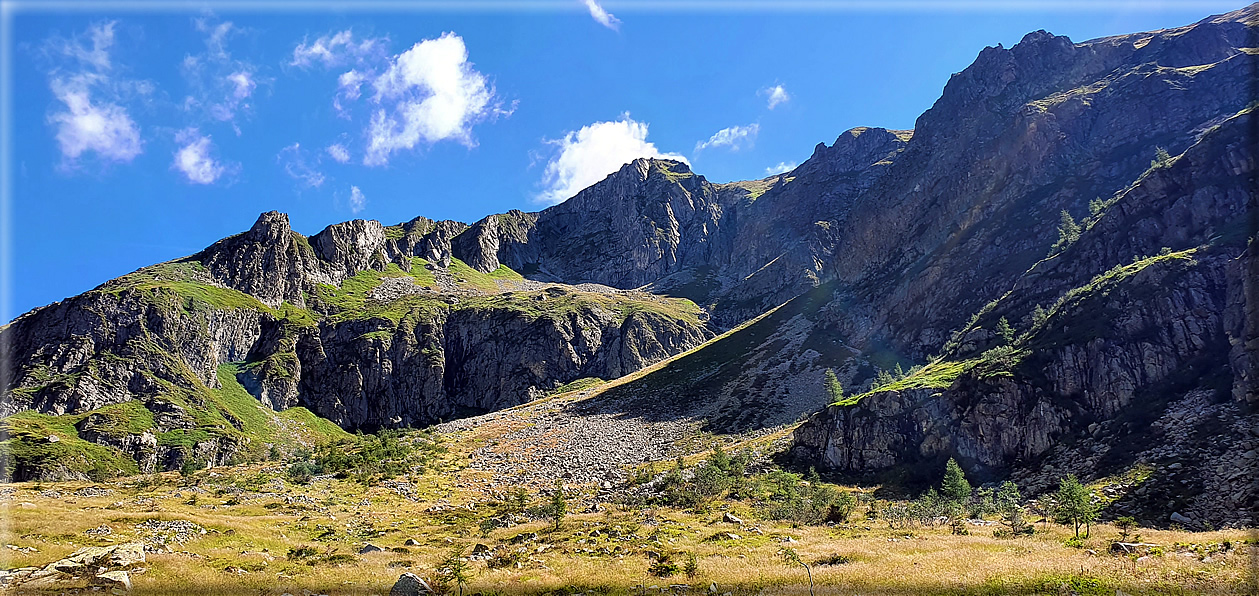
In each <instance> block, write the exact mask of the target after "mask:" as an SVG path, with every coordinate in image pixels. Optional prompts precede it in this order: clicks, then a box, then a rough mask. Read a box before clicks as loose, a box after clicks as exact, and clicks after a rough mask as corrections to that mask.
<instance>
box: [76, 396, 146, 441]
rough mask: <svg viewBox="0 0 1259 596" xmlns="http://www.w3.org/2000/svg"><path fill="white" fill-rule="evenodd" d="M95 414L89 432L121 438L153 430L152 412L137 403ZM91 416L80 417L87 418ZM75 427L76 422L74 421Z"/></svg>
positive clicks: (114, 407)
mask: <svg viewBox="0 0 1259 596" xmlns="http://www.w3.org/2000/svg"><path fill="white" fill-rule="evenodd" d="M92 414H97V416H96V418H95V419H94V423H93V424H92V427H91V430H93V431H95V432H98V433H101V434H103V435H107V436H110V437H115V438H121V437H124V436H126V435H134V434H140V433H143V432H144V431H146V430H149V429H151V428H153V424H154V422H153V412H150V411H149V409H148V408H146V407H144V404H142V403H140V402H138V401H129V402H125V403H121V404H115V405H112V406H105V407H103V408H101V409H99V410H95V411H94V412H92ZM90 415H91V414H84V415H82V416H83V418H87V417H88V416H90ZM75 424H76V425H77V424H78V422H77V421H76V422H75Z"/></svg>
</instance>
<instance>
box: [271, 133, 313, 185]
mask: <svg viewBox="0 0 1259 596" xmlns="http://www.w3.org/2000/svg"><path fill="white" fill-rule="evenodd" d="M275 158H276V161H278V162H279V163H282V164H284V171H285V173H287V174H288V175H289V176H290V177H292V178H293V179H294V180H297V181H298V182H299V183H300V185H301V186H303V187H306V188H315V187H318V186H319V185H321V184H323V181H324V175H323V173H322V172H320V171H319V170H318V169H316V167H315V166H316V165H318V161H317V159H318V158H316V162H315V164H314V165H312V164H311V163H310V162H309V161H308V160H307V156H306V151H304V150H303V149H302V146H301V144H300V143H293V144H292V145H289V146H288V147H285V148H283V149H281V150H280V153H279V155H276V156H275Z"/></svg>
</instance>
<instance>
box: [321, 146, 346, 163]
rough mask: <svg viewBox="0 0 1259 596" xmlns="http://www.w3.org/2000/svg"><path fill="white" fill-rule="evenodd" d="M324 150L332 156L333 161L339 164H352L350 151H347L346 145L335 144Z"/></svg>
mask: <svg viewBox="0 0 1259 596" xmlns="http://www.w3.org/2000/svg"><path fill="white" fill-rule="evenodd" d="M324 150H325V151H327V152H328V155H329V156H331V157H332V159H333V160H334V161H336V162H337V163H349V162H350V151H349V150H348V149H346V148H345V145H342V144H341V143H333V144H331V145H328V147H327V148H326V149H324Z"/></svg>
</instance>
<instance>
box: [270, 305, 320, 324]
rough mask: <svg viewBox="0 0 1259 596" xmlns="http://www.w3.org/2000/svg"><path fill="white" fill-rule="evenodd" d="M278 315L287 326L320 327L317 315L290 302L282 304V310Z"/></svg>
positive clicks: (280, 309) (278, 311)
mask: <svg viewBox="0 0 1259 596" xmlns="http://www.w3.org/2000/svg"><path fill="white" fill-rule="evenodd" d="M276 313H277V314H278V315H279V316H280V318H281V319H283V321H284V322H285V323H286V324H289V325H292V326H295V327H317V326H318V325H319V317H318V316H316V315H315V313H312V312H310V310H308V309H305V308H302V307H300V306H295V305H293V304H290V303H288V302H284V303H282V304H280V308H279V310H277V311H276Z"/></svg>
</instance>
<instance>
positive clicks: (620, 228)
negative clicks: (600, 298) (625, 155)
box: [454, 159, 729, 288]
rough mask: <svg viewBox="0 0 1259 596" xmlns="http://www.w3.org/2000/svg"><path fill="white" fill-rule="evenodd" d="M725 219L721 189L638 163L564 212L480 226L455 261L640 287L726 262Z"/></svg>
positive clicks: (512, 216)
mask: <svg viewBox="0 0 1259 596" xmlns="http://www.w3.org/2000/svg"><path fill="white" fill-rule="evenodd" d="M721 219H722V206H721V205H720V204H719V200H718V196H717V191H716V189H715V187H714V186H713V185H712V184H710V183H709V182H708V181H707V180H705V179H704V177H703V176H697V175H695V174H694V173H693V172H691V169H690V167H689V166H687V165H686V164H684V163H681V162H677V161H670V160H655V159H636V160H634V161H633V162H631V163H629V164H626V165H625V166H624V167H622V168H621V169H620V170H618V171H616V172H614V173H613V174H611V175H609V176H608V177H607V178H606V179H605V180H603V181H601V182H599V183H598V184H595V185H593V186H591V187H590V188H587V189H585V190H583V191H581V192H579V193H577V195H576V196H574V197H573V198H571V199H568V200H567V201H564V202H563V203H560V204H559V205H555V206H553V207H550V208H547V209H545V210H543V211H540V212H538V213H532V214H526V213H521V212H518V211H513V212H510V213H507V214H503V215H491V216H490V217H488V218H486V219H484V220H482V221H480V222H477V223H476V224H475V225H473V226H472V227H471V228H470V229H469V230H468V231H467V232H465V233H464V234H461V235H460V237H458V238H456V240H455V244H454V246H455V255H456V256H457V257H459V258H461V259H463V260H465V261H466V262H468V263H469V264H470V265H472V266H474V267H477V268H478V269H480V270H481V271H492V270H493V268H494V267H497V265H498V264H500V263H501V264H504V265H506V266H508V267H510V268H512V269H515V270H517V271H521V272H524V273H526V274H541V275H543V276H548V277H549V278H550V279H555V280H563V281H565V282H567V283H582V282H594V283H600V284H605V285H609V286H612V287H616V288H635V287H638V286H641V285H644V284H647V283H650V282H652V281H655V280H657V279H660V278H661V277H664V276H665V275H668V274H670V273H674V272H676V271H679V270H681V269H683V268H685V267H688V266H703V265H709V264H713V263H715V262H725V259H727V258H728V256H729V250H728V246H726V245H722V244H720V243H719V242H718V240H717V239H718V237H719V234H718V230H719V228H720V222H721ZM465 256H466V257H467V258H466V259H465V258H464V257H465Z"/></svg>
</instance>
